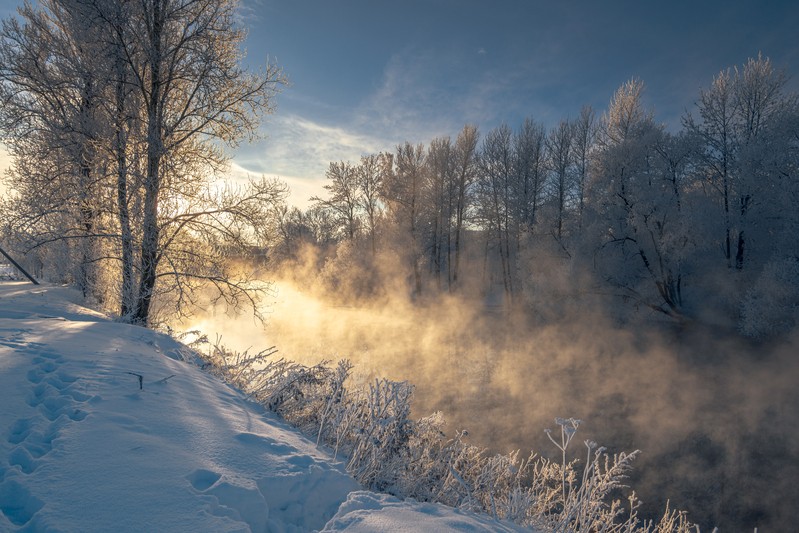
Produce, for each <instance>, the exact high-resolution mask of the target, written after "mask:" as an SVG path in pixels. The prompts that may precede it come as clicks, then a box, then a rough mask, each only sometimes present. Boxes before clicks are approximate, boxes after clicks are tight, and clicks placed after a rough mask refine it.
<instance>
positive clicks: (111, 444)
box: [0, 282, 526, 532]
mask: <svg viewBox="0 0 799 533" xmlns="http://www.w3.org/2000/svg"><path fill="white" fill-rule="evenodd" d="M77 302H78V298H77V296H76V295H75V294H74V293H72V292H71V291H69V290H67V289H64V288H61V287H54V286H40V287H36V286H33V285H31V284H28V283H22V282H0V391H1V392H0V395H1V396H0V397H2V404H0V531H34V532H35V531H42V532H44V531H47V532H51V531H62V532H71V531H76V532H77V531H80V532H84V531H115V532H121V531H192V532H195V531H214V532H222V531H275V532H281V531H286V532H292V531H313V530H323V531H352V532H373V531H374V532H377V531H380V532H382V531H390V532H399V531H431V532H432V531H436V532H437V531H470V532H477V531H526V530H525V529H523V528H521V527H518V526H514V525H512V524H507V523H500V522H496V521H494V520H491V519H490V518H489V517H486V516H478V515H474V514H471V513H466V512H462V511H459V510H455V509H451V508H447V507H444V506H441V505H434V504H427V503H417V502H412V501H400V500H398V499H396V498H393V497H391V496H387V495H382V494H375V493H372V492H368V491H363V490H360V489H359V487H358V485H357V483H356V482H355V481H354V480H353V479H352V478H351V477H350V476H349V475H347V474H346V472H345V471H344V469H343V466H342V465H341V463H340V462H335V461H333V460H332V459H331V455H330V454H329V453H327V451H326V450H320V449H317V448H316V447H315V446H314V444H313V443H312V442H310V441H309V440H308V439H306V438H304V437H303V436H302V435H300V434H299V433H298V432H296V431H295V430H294V429H292V428H290V427H288V426H287V425H286V424H284V423H283V422H281V421H280V420H278V419H277V418H276V417H275V416H274V415H272V414H271V413H269V412H266V411H265V410H264V409H263V408H261V407H260V406H258V405H256V404H254V403H252V402H250V401H248V400H247V399H246V397H244V395H242V394H241V393H239V392H238V391H236V390H233V389H231V388H230V387H229V386H227V385H226V384H224V383H222V382H220V381H219V380H217V379H216V378H214V377H212V376H210V375H208V374H206V373H204V372H202V371H201V370H200V369H199V368H198V367H197V366H195V365H194V364H191V363H190V362H186V361H185V360H184V359H185V358H186V357H187V356H188V351H187V350H186V349H185V347H183V346H182V345H180V344H179V343H177V342H176V341H174V340H172V339H171V338H169V337H167V336H165V335H161V334H158V333H155V332H153V331H150V330H146V329H143V328H140V327H135V326H129V325H125V324H119V323H114V322H112V321H109V320H108V319H106V318H105V317H104V316H103V315H101V314H99V313H95V312H93V311H90V310H88V309H86V308H83V307H81V306H80V305H78V303H77ZM140 376H141V387H140Z"/></svg>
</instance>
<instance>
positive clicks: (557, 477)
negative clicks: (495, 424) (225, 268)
mask: <svg viewBox="0 0 799 533" xmlns="http://www.w3.org/2000/svg"><path fill="white" fill-rule="evenodd" d="M274 353H275V351H274V349H270V350H266V351H263V352H259V353H257V354H253V355H249V354H247V353H246V352H245V353H244V354H237V353H233V352H228V351H226V350H224V349H223V348H221V347H219V346H218V344H217V345H215V346H213V348H212V349H211V350H209V351H208V353H206V354H204V355H203V358H204V359H205V361H206V365H205V366H206V367H208V368H209V370H210V371H211V372H212V373H214V374H216V375H218V376H220V377H222V378H223V379H225V380H227V381H228V382H230V383H232V384H234V385H235V386H237V387H238V388H240V389H241V390H243V391H244V392H246V393H248V394H249V395H250V396H251V397H252V398H253V399H255V400H256V401H258V402H260V403H261V404H263V405H264V406H266V407H267V408H269V409H270V410H272V411H274V412H276V413H278V414H279V415H281V416H282V417H283V418H284V419H285V420H286V421H288V422H289V423H291V424H292V425H294V426H296V427H298V428H299V429H301V430H302V431H303V432H305V433H306V434H307V435H309V436H313V437H314V438H316V441H317V444H325V445H328V446H330V447H332V448H333V451H334V453H335V454H337V455H338V454H341V455H342V456H344V457H346V462H347V470H348V471H349V472H350V473H351V474H352V475H353V477H355V479H357V480H358V482H359V483H361V484H362V485H364V486H365V487H367V488H370V489H372V490H378V491H385V492H390V493H392V494H394V495H396V496H398V497H401V498H415V499H417V500H419V501H430V502H439V503H443V504H446V505H449V506H452V507H457V508H461V509H465V510H469V511H474V512H481V513H487V514H490V515H492V516H494V517H495V518H498V519H504V520H510V521H513V522H515V523H517V524H520V525H525V526H531V527H535V528H537V529H539V530H541V531H563V532H566V531H568V532H579V531H585V532H589V531H590V532H594V531H602V532H658V533H667V532H688V531H698V529H697V528H696V527H695V526H693V525H692V524H691V523H690V522H688V521H687V519H686V517H685V514H684V513H681V512H676V511H671V510H670V509H669V508H668V506H667V508H666V512H665V513H664V516H663V518H662V519H661V520H660V521H659V522H658V523H657V524H655V523H652V522H642V521H641V520H639V518H638V516H637V508H638V505H639V503H638V500H637V498H636V496H635V493H632V494H630V496H628V497H627V503H625V504H622V501H621V500H619V499H614V497H613V495H615V494H619V493H620V490H619V489H623V488H624V484H623V482H624V480H625V479H626V477H627V474H628V472H629V471H630V469H631V468H632V461H633V460H634V459H635V457H636V456H637V454H638V452H637V451H635V452H633V453H630V454H625V453H619V454H617V455H613V456H610V455H608V454H607V453H606V452H605V449H604V448H600V447H598V446H597V445H596V444H595V443H593V442H590V441H585V447H586V455H585V462H584V464H582V465H581V464H580V462H579V461H578V460H575V459H571V460H570V459H569V455H570V453H571V451H570V444H571V443H572V441H573V439H574V438H575V435H576V434H577V430H578V427H579V424H580V421H579V420H576V419H573V418H568V419H562V418H558V419H556V423H557V424H558V425H559V426H560V436H559V437H556V436H553V435H552V433H551V432H549V431H548V434H549V436H550V440H552V442H553V443H554V445H555V446H556V447H557V448H558V450H559V451H560V462H559V463H558V462H554V461H550V460H548V459H546V458H542V457H538V456H536V455H535V454H532V453H531V454H530V455H529V456H528V457H526V458H522V457H520V454H519V452H518V451H516V452H511V453H508V454H495V455H490V454H488V453H487V451H486V450H485V449H483V448H479V447H477V446H473V445H471V444H468V443H467V442H466V441H465V437H466V432H458V433H456V435H455V437H454V438H447V436H446V435H445V433H444V426H445V422H444V418H443V416H442V415H441V413H435V414H433V415H431V416H428V417H425V418H421V419H419V420H412V419H411V418H410V413H411V398H412V396H413V386H412V385H411V384H409V383H407V382H395V381H389V380H386V379H376V380H375V381H374V382H372V383H370V384H369V386H368V388H366V389H358V388H356V389H351V388H348V387H347V378H348V376H349V374H350V371H351V369H352V365H351V364H350V363H349V362H348V361H341V362H339V363H338V365H337V366H336V367H335V368H333V367H331V366H329V364H328V363H327V362H322V363H320V364H318V365H315V366H312V367H307V366H304V365H300V364H298V363H293V362H290V361H286V360H285V359H275V358H274V357H273V356H274Z"/></svg>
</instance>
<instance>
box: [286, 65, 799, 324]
mask: <svg viewBox="0 0 799 533" xmlns="http://www.w3.org/2000/svg"><path fill="white" fill-rule="evenodd" d="M787 84H788V77H787V75H786V74H785V72H784V71H783V70H780V69H778V68H776V67H775V66H774V65H773V64H772V62H771V61H770V60H769V59H768V58H764V57H762V56H758V57H757V58H752V59H749V60H748V61H747V62H746V63H745V64H743V65H742V66H740V67H735V68H729V69H726V70H723V71H721V72H720V73H719V74H718V75H716V76H715V77H713V79H712V81H711V82H710V84H709V86H708V87H707V88H704V89H702V90H701V91H700V94H699V97H698V99H697V100H696V105H695V107H694V108H693V109H691V110H690V111H687V112H686V113H685V115H684V116H683V117H682V121H681V127H680V128H679V129H678V130H677V131H671V130H670V129H669V128H667V127H665V126H664V125H662V124H659V123H657V122H656V120H655V118H654V115H653V113H652V112H651V111H650V110H648V109H647V107H646V105H645V103H644V100H643V91H644V84H643V82H641V81H640V80H637V79H633V80H630V81H628V82H626V83H624V84H623V85H622V86H621V87H620V88H619V89H618V90H617V91H616V93H615V94H614V95H613V97H612V99H611V101H610V103H609V105H608V108H607V110H606V111H604V112H603V113H601V114H598V113H597V112H595V111H594V110H593V109H591V108H590V107H584V108H583V109H582V110H581V111H580V113H579V114H578V115H577V117H576V118H572V119H567V120H562V121H560V122H559V123H558V124H556V125H555V126H554V127H550V128H547V127H545V126H544V125H543V124H541V123H540V122H537V121H535V120H534V119H532V118H528V119H526V120H524V121H523V122H522V124H521V125H519V126H518V127H517V128H515V129H514V128H511V127H510V126H508V125H506V124H503V125H500V126H498V127H496V128H493V129H491V130H490V131H488V132H486V133H485V134H484V135H480V133H479V132H478V130H477V128H476V127H475V126H472V125H467V126H465V127H464V128H463V129H462V130H461V131H460V133H459V134H458V135H457V137H456V138H455V139H454V140H453V139H452V138H450V137H439V138H435V139H433V140H431V141H430V142H429V143H428V144H427V146H425V145H423V144H413V143H410V142H405V143H403V144H401V145H399V146H397V148H396V150H395V151H394V152H385V153H380V154H373V155H365V156H363V157H361V159H360V161H357V162H347V161H340V162H332V163H330V166H329V168H328V170H327V173H326V178H327V181H326V185H325V189H326V191H327V194H326V195H324V196H319V197H314V198H312V199H311V200H312V205H311V207H310V208H309V209H307V210H304V211H303V210H300V209H297V208H293V209H289V208H287V207H284V208H283V209H282V210H281V211H280V213H278V219H279V220H278V227H279V230H280V236H281V238H280V242H279V243H278V244H277V245H276V246H275V252H277V253H276V255H278V256H280V257H282V258H284V259H291V258H295V259H296V258H297V257H299V256H300V255H302V253H303V252H302V250H304V249H305V247H307V246H308V245H309V244H310V245H311V246H312V247H315V248H316V249H317V250H323V251H324V253H322V255H321V258H322V259H321V260H320V262H319V264H318V267H319V270H320V272H322V273H324V272H325V271H327V272H335V271H336V269H338V272H339V273H338V274H334V275H333V276H332V277H329V279H328V280H327V283H328V285H330V287H331V288H332V289H334V290H336V291H337V294H343V293H347V291H344V290H342V287H344V286H346V287H347V288H348V289H354V294H360V295H374V294H376V293H379V292H380V290H381V288H380V283H381V282H380V280H378V281H377V285H375V278H374V271H375V270H376V269H377V268H378V267H377V265H378V264H379V263H380V257H381V256H382V257H383V258H386V257H390V258H391V259H390V260H391V261H393V262H394V263H396V264H400V265H403V267H402V270H401V273H400V275H401V276H404V279H406V280H407V284H406V286H407V289H408V291H409V292H410V293H411V294H412V295H414V296H415V297H416V296H421V295H423V294H437V293H438V292H440V291H446V292H458V291H462V290H463V284H464V278H465V276H467V277H468V276H470V277H472V278H475V277H477V278H479V279H478V281H477V286H478V288H479V290H480V291H481V293H482V294H483V295H488V294H491V293H492V292H500V293H501V295H502V301H503V302H505V304H507V305H511V306H513V305H516V304H529V305H531V306H533V307H535V306H536V304H537V301H540V300H542V299H544V298H545V297H544V296H543V294H544V293H545V292H546V290H548V289H546V287H547V286H548V285H549V286H551V287H554V286H558V289H557V290H558V291H559V294H558V296H557V297H558V298H567V299H568V298H572V299H579V298H581V297H582V295H585V294H591V295H597V294H602V295H612V296H616V297H619V298H620V299H622V300H624V301H626V302H631V303H633V304H634V305H635V306H638V307H643V308H645V309H650V310H654V311H656V312H657V313H658V314H659V315H664V316H668V317H670V318H672V319H675V320H678V321H684V320H689V319H692V318H696V317H699V316H700V315H701V316H711V315H717V316H723V317H724V318H725V320H726V319H732V320H736V321H738V322H739V324H740V327H741V328H742V329H744V330H745V331H747V332H748V333H751V334H753V335H759V334H767V333H769V332H770V331H771V330H780V329H781V328H782V329H785V328H786V327H788V325H789V324H794V323H795V322H796V303H797V302H799V288H798V287H799V248H798V247H797V239H796V234H797V233H796V229H797V221H799V210H797V209H796V205H797V200H799V197H798V195H799V181H797V178H798V177H799V175H798V173H799V99H798V98H797V94H796V93H795V92H792V91H790V90H788V85H787ZM466 263H468V267H466V268H467V269H468V272H464V269H465V265H466ZM586 273H588V274H590V275H588V276H586ZM394 274H396V271H395V272H394ZM359 275H360V278H358V276H359ZM353 276H355V277H356V278H357V279H355V280H352V279H347V278H352V277H353ZM470 287H471V288H474V287H475V284H474V283H471V284H470ZM350 292H352V291H350ZM550 296H551V294H550Z"/></svg>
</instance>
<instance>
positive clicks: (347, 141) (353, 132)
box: [231, 114, 396, 207]
mask: <svg viewBox="0 0 799 533" xmlns="http://www.w3.org/2000/svg"><path fill="white" fill-rule="evenodd" d="M264 132H265V134H266V135H267V138H266V139H264V140H261V141H259V142H257V143H253V144H251V145H248V146H243V147H241V148H240V149H239V150H238V153H237V154H236V155H235V156H234V158H233V162H234V164H233V166H232V168H231V173H232V176H233V177H234V178H236V179H244V178H246V177H247V176H254V177H260V176H262V175H263V176H266V177H277V178H280V179H282V180H284V181H286V182H287V183H288V184H289V187H290V188H291V191H292V194H291V197H290V199H289V202H290V203H292V204H293V205H296V206H298V207H307V205H308V198H310V197H311V196H314V195H322V194H324V190H323V189H322V187H323V185H324V184H325V172H326V170H327V168H328V166H329V165H330V163H331V162H332V161H342V160H343V161H353V162H354V161H358V160H359V159H360V157H361V156H362V155H367V154H373V153H377V152H381V151H387V150H389V151H390V150H393V149H394V144H396V143H395V142H394V141H392V140H390V139H385V138H380V137H376V136H372V135H369V134H367V133H363V132H361V131H359V130H358V129H357V128H351V127H347V126H332V125H329V124H323V123H321V122H316V121H314V120H311V119H309V118H306V117H302V116H300V115H297V114H284V115H281V116H275V117H273V118H272V120H270V122H269V123H268V124H267V125H266V126H265V127H264Z"/></svg>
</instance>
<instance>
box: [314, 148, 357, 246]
mask: <svg viewBox="0 0 799 533" xmlns="http://www.w3.org/2000/svg"><path fill="white" fill-rule="evenodd" d="M325 177H326V178H327V180H328V182H327V183H326V184H325V185H324V188H325V190H326V191H328V193H329V194H328V198H321V197H319V196H314V197H312V198H311V201H312V202H314V205H315V206H318V207H321V208H324V209H328V210H329V211H330V213H331V214H332V215H333V217H334V218H335V219H336V220H337V221H338V225H339V232H340V233H341V234H342V236H343V238H346V239H348V240H350V241H353V240H355V237H356V235H357V234H358V232H359V231H360V227H359V226H360V221H361V218H360V211H361V196H360V190H359V185H360V184H359V176H358V169H357V168H356V167H355V166H354V165H352V163H349V162H346V161H339V162H333V163H330V165H329V166H328V168H327V172H326V173H325Z"/></svg>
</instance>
